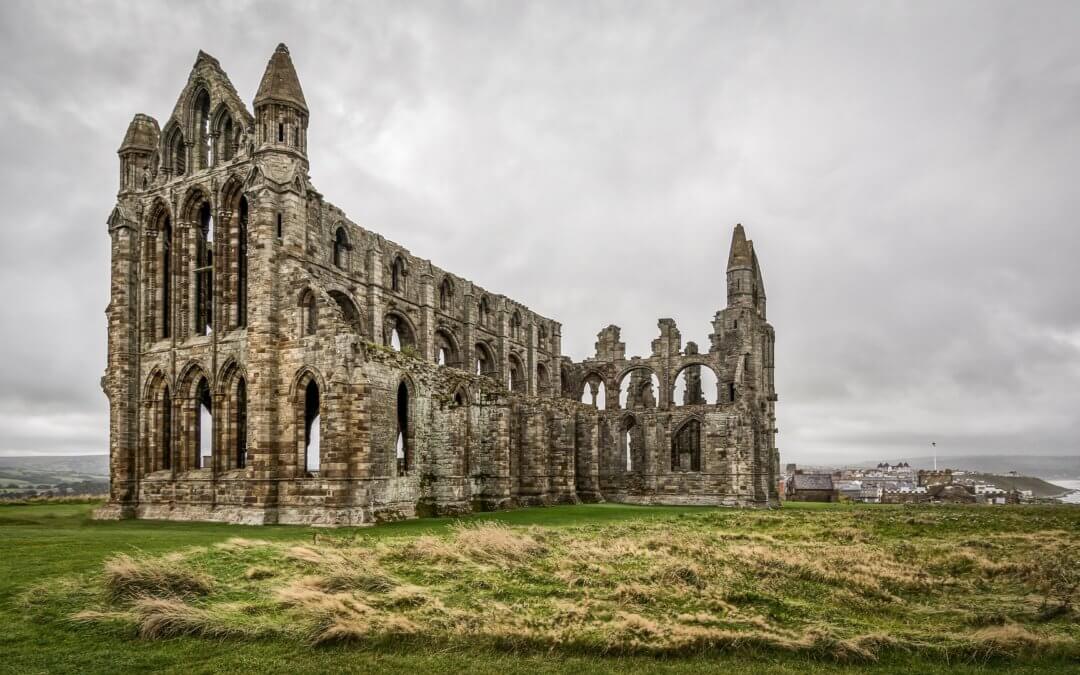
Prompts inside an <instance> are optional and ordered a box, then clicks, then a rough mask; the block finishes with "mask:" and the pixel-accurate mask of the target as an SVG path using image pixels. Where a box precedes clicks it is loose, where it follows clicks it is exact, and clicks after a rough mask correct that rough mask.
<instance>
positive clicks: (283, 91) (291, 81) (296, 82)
mask: <svg viewBox="0 0 1080 675" xmlns="http://www.w3.org/2000/svg"><path fill="white" fill-rule="evenodd" d="M264 103H283V104H286V105H293V106H296V107H297V108H299V109H300V110H303V111H304V112H305V113H307V111H308V107H307V101H305V100H304V90H303V89H301V88H300V78H298V77H297V76H296V68H294V67H293V62H292V58H291V57H290V56H289V48H288V47H286V46H285V43H281V44H279V45H278V46H277V49H275V50H274V55H273V56H271V57H270V61H269V62H268V63H267V64H266V72H265V73H263V77H262V81H261V82H259V91H258V92H257V93H256V94H255V107H256V108H258V107H259V106H260V105H262V104H264Z"/></svg>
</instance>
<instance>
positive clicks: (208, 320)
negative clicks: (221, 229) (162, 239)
mask: <svg viewBox="0 0 1080 675" xmlns="http://www.w3.org/2000/svg"><path fill="white" fill-rule="evenodd" d="M195 236H196V242H195V332H196V333H197V334H199V335H209V334H210V333H211V332H213V318H212V317H213V309H214V273H213V267H214V251H213V244H214V217H213V215H212V213H211V210H210V202H203V204H202V206H201V207H200V208H199V227H198V230H197V232H196V235H195Z"/></svg>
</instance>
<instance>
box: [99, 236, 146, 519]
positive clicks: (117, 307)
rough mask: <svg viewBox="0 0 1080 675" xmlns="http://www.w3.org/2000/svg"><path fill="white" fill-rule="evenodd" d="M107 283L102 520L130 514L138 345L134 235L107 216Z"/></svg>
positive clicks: (135, 474)
mask: <svg viewBox="0 0 1080 675" xmlns="http://www.w3.org/2000/svg"><path fill="white" fill-rule="evenodd" d="M109 236H110V239H111V255H112V267H111V280H110V294H109V295H110V297H109V306H108V308H107V309H106V316H107V317H108V363H107V366H106V369H105V376H104V377H103V378H102V389H103V390H104V393H105V395H106V396H107V397H108V399H109V475H110V486H109V504H108V505H107V507H106V508H105V509H103V513H102V517H111V518H120V517H128V516H130V515H133V511H134V507H135V503H136V501H137V499H138V482H139V481H138V479H139V476H138V421H139V408H138V398H139V382H138V377H139V375H138V373H139V342H138V316H137V314H136V311H137V308H138V301H139V298H138V289H137V287H136V279H137V275H136V267H137V265H138V241H137V239H138V237H137V233H136V231H135V229H134V224H133V223H129V222H127V221H125V220H122V219H121V218H119V217H116V218H110V222H109Z"/></svg>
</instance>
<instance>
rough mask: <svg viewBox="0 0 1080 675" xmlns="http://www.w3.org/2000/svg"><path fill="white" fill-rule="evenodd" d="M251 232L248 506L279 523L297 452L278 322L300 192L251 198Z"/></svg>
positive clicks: (296, 235)
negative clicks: (284, 485) (283, 489)
mask: <svg viewBox="0 0 1080 675" xmlns="http://www.w3.org/2000/svg"><path fill="white" fill-rule="evenodd" d="M250 199H251V203H250V204H249V218H248V236H249V238H250V241H251V243H252V245H251V246H249V247H248V326H247V353H246V359H245V360H246V362H247V376H248V378H247V393H248V410H247V414H248V419H247V424H248V460H249V461H248V464H249V467H250V476H251V479H252V480H251V482H250V483H249V484H248V488H247V492H246V495H245V502H246V504H245V506H247V507H248V508H250V509H253V510H256V511H259V513H256V514H252V518H253V519H256V520H260V521H261V522H264V523H274V522H277V504H278V484H277V481H278V480H279V478H280V471H279V467H280V465H281V461H282V457H283V455H284V454H285V453H287V452H294V453H295V439H294V438H293V437H292V436H286V434H285V433H284V432H285V429H287V428H289V425H288V424H286V419H285V416H286V415H288V414H289V413H291V406H289V405H288V398H289V396H290V391H289V389H290V386H291V385H292V381H291V377H290V375H291V374H290V373H281V372H279V368H278V361H279V350H278V345H279V342H280V339H281V335H280V329H279V322H280V318H281V313H280V310H281V308H280V302H281V301H280V298H279V296H280V293H281V292H282V290H281V288H280V287H279V284H280V280H279V279H278V273H277V272H278V270H277V268H278V265H279V259H280V257H281V255H282V250H283V248H284V247H286V246H288V247H293V248H296V247H299V246H301V245H302V240H303V223H302V222H300V221H299V216H298V214H302V213H303V209H302V208H299V209H298V208H297V205H296V202H297V201H299V199H298V197H297V196H296V195H290V194H285V195H276V194H274V193H272V192H270V191H269V190H262V191H261V192H260V193H258V194H257V195H255V196H253V197H250ZM278 214H281V217H282V230H283V231H282V235H283V236H282V238H281V239H278V237H277V219H278Z"/></svg>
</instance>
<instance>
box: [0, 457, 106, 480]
mask: <svg viewBox="0 0 1080 675" xmlns="http://www.w3.org/2000/svg"><path fill="white" fill-rule="evenodd" d="M0 468H3V469H8V468H12V469H26V470H33V471H60V472H67V473H80V474H86V475H89V476H105V477H108V475H109V456H108V455H67V456H36V455H35V456H23V457H4V456H2V455H0Z"/></svg>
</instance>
